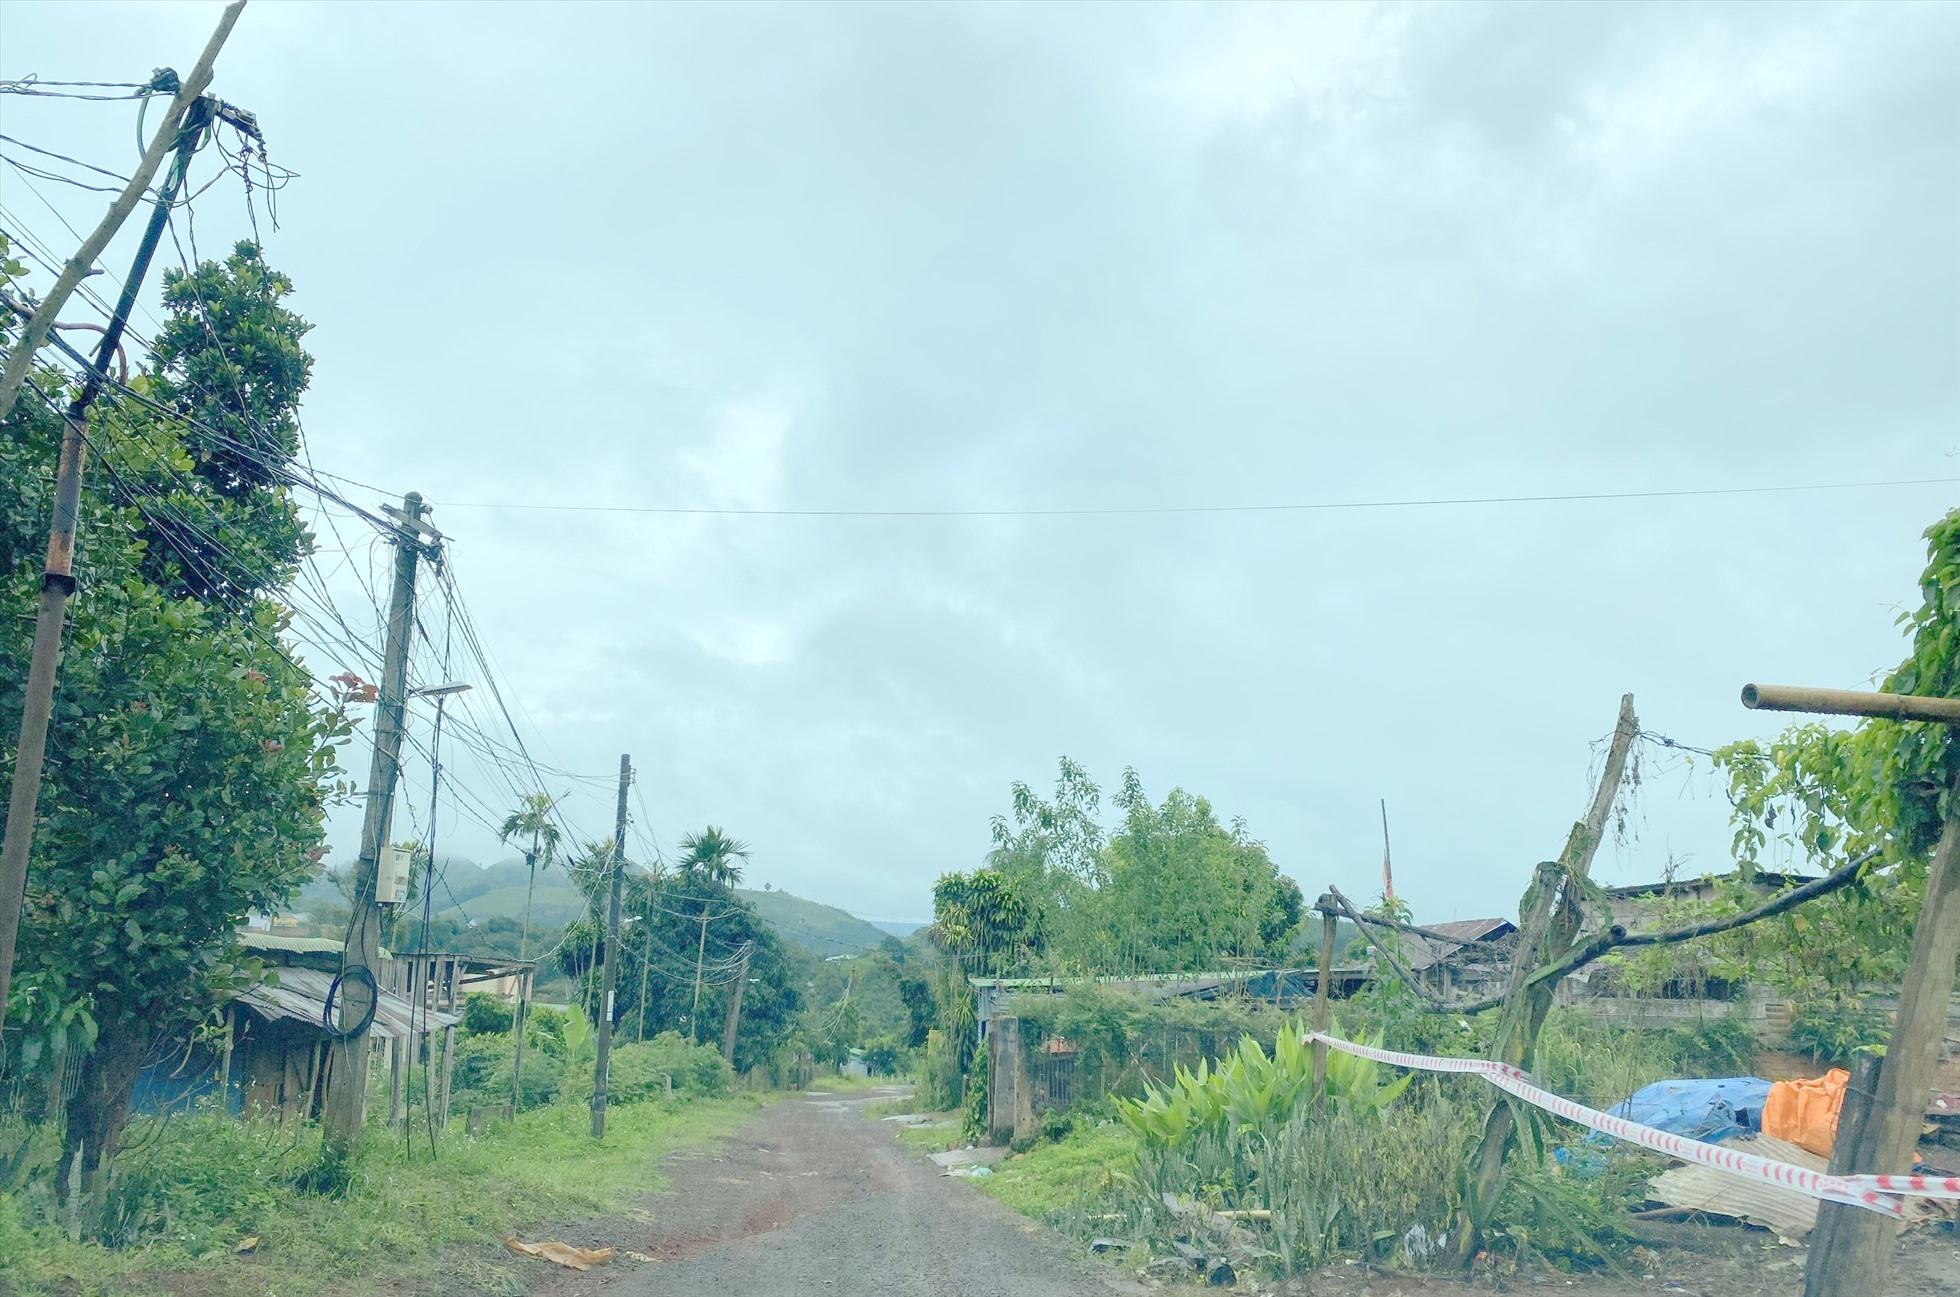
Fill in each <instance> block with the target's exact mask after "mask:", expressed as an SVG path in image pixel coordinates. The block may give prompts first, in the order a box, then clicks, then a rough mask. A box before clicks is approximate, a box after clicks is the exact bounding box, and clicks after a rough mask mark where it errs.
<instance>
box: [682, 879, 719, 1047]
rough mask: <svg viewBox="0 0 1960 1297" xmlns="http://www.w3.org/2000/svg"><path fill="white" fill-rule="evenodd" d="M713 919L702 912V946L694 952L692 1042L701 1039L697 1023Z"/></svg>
mask: <svg viewBox="0 0 1960 1297" xmlns="http://www.w3.org/2000/svg"><path fill="white" fill-rule="evenodd" d="M713 917H714V916H713V915H711V914H709V913H708V911H707V910H706V909H703V910H702V911H701V944H700V945H699V946H697V947H695V950H694V1007H693V1008H692V1009H690V1010H689V1011H688V1015H687V1038H688V1039H689V1040H690V1041H699V1040H700V1039H701V1037H700V1034H699V1033H698V1032H696V1031H695V1022H696V1021H697V1020H698V1019H699V1018H700V1017H701V965H702V964H704V963H706V962H707V959H708V920H709V919H711V918H713Z"/></svg>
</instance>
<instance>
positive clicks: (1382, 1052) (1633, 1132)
mask: <svg viewBox="0 0 1960 1297" xmlns="http://www.w3.org/2000/svg"><path fill="white" fill-rule="evenodd" d="M1306 1039H1307V1042H1308V1043H1309V1044H1311V1043H1312V1042H1314V1041H1321V1042H1323V1043H1325V1044H1326V1045H1327V1047H1328V1048H1329V1049H1338V1050H1340V1051H1341V1052H1342V1053H1344V1054H1353V1055H1354V1056H1355V1057H1357V1058H1372V1059H1374V1060H1375V1061H1376V1062H1378V1063H1388V1064H1390V1065H1392V1066H1394V1067H1408V1068H1414V1069H1416V1070H1418V1071H1423V1072H1473V1073H1475V1074H1476V1075H1478V1076H1481V1077H1483V1078H1484V1079H1485V1080H1486V1081H1489V1082H1490V1083H1491V1084H1492V1085H1494V1086H1496V1087H1497V1088H1498V1089H1500V1090H1503V1091H1505V1092H1507V1093H1509V1094H1514V1095H1516V1096H1517V1097H1518V1098H1520V1099H1523V1100H1524V1101H1525V1102H1526V1103H1529V1104H1531V1105H1532V1106H1534V1107H1538V1108H1543V1109H1544V1110H1545V1111H1546V1112H1551V1113H1557V1114H1558V1115H1559V1116H1561V1117H1564V1118H1566V1119H1567V1120H1569V1121H1576V1122H1578V1123H1579V1124H1580V1125H1582V1126H1587V1127H1590V1128H1591V1129H1593V1130H1596V1131H1599V1132H1600V1133H1602V1134H1606V1135H1611V1136H1613V1137H1614V1138H1615V1139H1623V1140H1626V1141H1627V1142H1628V1143H1632V1144H1639V1145H1640V1146H1641V1147H1643V1148H1651V1149H1653V1150H1654V1151H1655V1152H1657V1153H1665V1154H1667V1155H1668V1156H1669V1157H1672V1158H1678V1159H1679V1160H1681V1161H1683V1162H1695V1163H1698V1164H1700V1165H1702V1166H1706V1167H1713V1168H1714V1169H1715V1170H1717V1171H1727V1172H1729V1173H1730V1174H1732V1175H1739V1176H1744V1177H1746V1178H1748V1179H1751V1180H1759V1181H1761V1182H1762V1183H1764V1184H1771V1185H1775V1186H1777V1187H1778V1188H1781V1189H1792V1190H1795V1191H1796V1192H1798V1193H1802V1194H1808V1195H1809V1196H1810V1197H1812V1198H1818V1199H1822V1200H1823V1201H1825V1202H1842V1203H1849V1204H1850V1205H1851V1206H1853V1207H1863V1208H1865V1209H1867V1210H1868V1211H1875V1212H1878V1213H1879V1214H1880V1215H1884V1216H1898V1215H1901V1214H1902V1213H1903V1210H1904V1208H1903V1206H1902V1204H1901V1203H1900V1202H1899V1198H1898V1197H1897V1196H1896V1195H1905V1196H1910V1197H1915V1198H1951V1199H1956V1200H1960V1176H1952V1175H1949V1176H1932V1175H1831V1174H1829V1173H1828V1172H1824V1171H1812V1170H1808V1169H1807V1168H1805V1167H1801V1166H1794V1165H1792V1164H1791V1163H1789V1162H1776V1161H1772V1160H1771V1159H1769V1158H1766V1157H1758V1156H1756V1155H1755V1154H1754V1153H1744V1152H1742V1151H1741V1150H1740V1149H1735V1148H1727V1147H1723V1146H1721V1145H1718V1144H1704V1143H1702V1142H1701V1141H1700V1140H1698V1139H1689V1138H1688V1137H1686V1136H1685V1135H1671V1134H1669V1133H1668V1132H1666V1131H1664V1130H1656V1129H1655V1128H1654V1127H1652V1126H1643V1125H1641V1124H1640V1123H1639V1122H1637V1121H1628V1120H1627V1119H1626V1118H1624V1117H1615V1116H1612V1115H1611V1114H1609V1113H1604V1112H1600V1111H1599V1110H1598V1109H1595V1108H1588V1107H1586V1106H1585V1105H1584V1104H1581V1103H1574V1102H1573V1101H1572V1100H1570V1099H1567V1098H1564V1097H1562V1096H1560V1095H1556V1094H1553V1093H1552V1092H1551V1091H1549V1090H1541V1089H1539V1088H1538V1087H1537V1086H1535V1085H1533V1084H1532V1083H1531V1078H1530V1077H1529V1076H1527V1075H1525V1073H1524V1072H1523V1071H1522V1070H1520V1069H1518V1068H1515V1067H1512V1066H1511V1065H1510V1064H1508V1063H1495V1062H1492V1061H1490V1060H1489V1059H1483V1058H1438V1057H1435V1056H1432V1055H1429V1054H1399V1053H1397V1052H1395V1051H1394V1050H1392V1049H1375V1048H1372V1047H1371V1046H1368V1045H1357V1044H1355V1043H1354V1042H1353V1041H1351V1040H1340V1039H1338V1038H1336V1037H1334V1036H1327V1035H1322V1034H1321V1033H1319V1032H1312V1033H1309V1034H1308V1036H1307V1038H1306Z"/></svg>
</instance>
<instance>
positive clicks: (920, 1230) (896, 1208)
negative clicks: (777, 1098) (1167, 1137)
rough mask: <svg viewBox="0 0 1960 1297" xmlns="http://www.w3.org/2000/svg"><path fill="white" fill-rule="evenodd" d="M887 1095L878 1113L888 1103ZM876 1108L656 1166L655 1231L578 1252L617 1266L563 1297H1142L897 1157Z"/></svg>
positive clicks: (1046, 1236)
mask: <svg viewBox="0 0 1960 1297" xmlns="http://www.w3.org/2000/svg"><path fill="white" fill-rule="evenodd" d="M889 1097H891V1096H890V1095H889V1094H886V1095H879V1096H872V1098H889ZM869 1101H870V1098H868V1097H866V1096H861V1095H853V1096H824V1097H816V1096H805V1097H801V1098H790V1099H785V1100H783V1101H782V1102H779V1103H776V1104H773V1105H771V1106H770V1107H768V1108H766V1109H764V1110H763V1111H762V1112H760V1113H758V1114H757V1115H756V1117H755V1119H754V1120H753V1121H751V1122H750V1123H749V1124H748V1125H746V1126H744V1127H743V1128H742V1129H741V1130H740V1131H738V1132H737V1133H736V1134H735V1135H734V1136H733V1137H731V1138H730V1139H728V1140H726V1141H724V1142H723V1143H722V1144H720V1145H718V1146H716V1147H713V1148H710V1149H706V1150H702V1151H700V1152H697V1153H692V1154H677V1155H676V1156H674V1157H673V1158H671V1159H668V1160H666V1161H663V1162H662V1163H661V1172H662V1174H663V1175H665V1176H666V1178H667V1179H668V1180H669V1182H670V1185H669V1187H668V1188H667V1189H666V1190H665V1191H663V1192H662V1193H660V1194H658V1195H656V1196H655V1197H653V1198H651V1199H649V1200H648V1202H647V1203H646V1206H647V1208H648V1209H649V1210H650V1211H651V1213H652V1215H653V1220H652V1221H651V1222H650V1223H646V1224H640V1225H624V1224H614V1225H613V1226H611V1227H610V1230H616V1231H617V1236H616V1237H607V1238H590V1239H587V1238H581V1239H578V1240H576V1241H578V1242H580V1243H582V1244H585V1245H587V1246H591V1245H593V1244H598V1243H611V1244H613V1245H615V1246H616V1247H618V1248H620V1249H621V1250H622V1251H629V1250H630V1251H633V1252H638V1253H641V1254H643V1255H645V1256H648V1257H651V1258H653V1259H652V1260H651V1261H636V1260H634V1259H632V1258H628V1257H624V1256H621V1257H620V1259H619V1262H618V1263H617V1264H615V1265H612V1266H609V1267H605V1268H604V1269H602V1270H593V1271H591V1272H589V1273H587V1274H580V1275H574V1274H571V1273H570V1272H560V1274H559V1275H557V1276H554V1279H555V1282H549V1283H548V1285H547V1286H546V1287H545V1288H544V1291H545V1292H547V1293H549V1294H552V1295H553V1297H572V1294H586V1293H591V1294H604V1295H605V1297H669V1295H670V1294H672V1295H675V1297H679V1295H681V1294H685V1295H686V1297H777V1295H778V1294H782V1295H784V1297H788V1294H795V1295H796V1297H821V1295H822V1294H825V1293H840V1294H841V1293H851V1294H877V1297H1112V1295H1113V1294H1118V1293H1121V1294H1125V1295H1126V1297H1130V1295H1133V1294H1139V1293H1143V1292H1145V1291H1147V1290H1146V1289H1144V1288H1143V1287H1142V1286H1141V1285H1140V1284H1137V1283H1134V1282H1132V1281H1130V1280H1128V1279H1126V1278H1124V1277H1123V1276H1121V1275H1119V1274H1117V1273H1116V1272H1115V1271H1114V1270H1113V1269H1111V1268H1110V1267H1106V1266H1093V1267H1092V1265H1091V1263H1090V1262H1089V1261H1088V1259H1087V1258H1086V1257H1084V1256H1083V1255H1082V1254H1081V1251H1080V1248H1079V1245H1077V1244H1073V1243H1071V1242H1069V1241H1068V1240H1066V1239H1063V1238H1061V1237H1059V1236H1058V1235H1056V1234H1054V1233H1053V1232H1051V1231H1049V1230H1047V1229H1044V1228H1043V1227H1041V1226H1039V1225H1036V1224H1034V1223H1033V1222H1031V1221H1028V1220H1026V1219H1024V1218H1023V1217H1021V1216H1018V1215H1016V1214H1015V1213H1014V1212H1012V1211H1009V1210H1008V1209H1007V1208H1005V1207H1003V1206H1001V1205H1000V1204H999V1203H997V1202H995V1201H994V1200H993V1199H991V1198H988V1197H986V1196H985V1195H983V1194H981V1193H979V1192H978V1191H976V1190H975V1189H974V1188H973V1187H972V1186H971V1185H969V1184H967V1183H966V1182H965V1181H963V1180H960V1179H957V1178H952V1177H946V1176H942V1175H941V1174H940V1172H939V1168H938V1167H936V1166H933V1165H932V1164H931V1163H929V1162H927V1161H926V1160H925V1158H924V1157H923V1156H921V1155H920V1154H918V1153H916V1152H914V1151H912V1150H910V1149H907V1148H906V1147H904V1146H902V1145H900V1144H899V1143H898V1142H897V1140H896V1139H895V1138H894V1136H893V1129H892V1126H891V1124H890V1123H888V1122H879V1121H874V1120H871V1119H869V1118H867V1117H866V1116H865V1115H864V1111H863V1110H864V1107H865V1105H866V1103H867V1102H869Z"/></svg>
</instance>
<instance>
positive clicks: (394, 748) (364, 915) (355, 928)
mask: <svg viewBox="0 0 1960 1297" xmlns="http://www.w3.org/2000/svg"><path fill="white" fill-rule="evenodd" d="M386 512H387V513H388V514H389V516H391V517H393V518H394V519H395V521H396V522H397V523H398V524H399V530H397V532H396V533H395V538H394V546H395V585H394V591H393V593H392V594H391V595H390V596H389V600H388V639H387V644H386V646H385V648H384V649H383V653H382V665H381V686H380V692H379V696H378V698H377V700H376V704H375V709H374V713H375V714H374V757H373V759H372V761H371V762H370V763H369V765H368V794H367V807H366V812H365V814H364V815H363V817H362V820H361V857H360V860H359V862H358V863H357V864H356V865H355V867H354V912H353V913H352V914H351V915H350V916H349V917H348V920H347V943H346V948H345V951H344V953H343V954H342V956H341V975H340V979H339V980H340V991H339V1005H340V1020H341V1021H342V1022H345V1023H354V1024H356V1025H357V1026H358V1027H359V1030H357V1031H354V1032H352V1033H351V1034H349V1035H346V1036H343V1037H341V1038H339V1039H337V1040H336V1041H334V1043H333V1051H332V1061H331V1063H330V1070H329V1072H328V1078H329V1083H328V1088H327V1101H326V1104H325V1107H324V1109H323V1110H322V1113H321V1116H322V1124H323V1125H324V1127H325V1133H326V1137H327V1140H328V1142H329V1143H331V1144H332V1145H333V1146H334V1147H335V1148H337V1149H338V1150H340V1151H341V1152H343V1153H349V1154H351V1153H353V1152H354V1151H356V1150H357V1149H359V1147H360V1144H361V1119H362V1115H363V1112H364V1110H365V1108H366V1105H367V1072H368V1029H367V1025H366V1022H367V1020H371V1019H372V1017H373V1007H374V1003H375V996H376V995H377V994H378V990H379V988H378V987H377V985H376V983H375V982H374V965H375V963H376V962H377V961H378V960H379V959H380V951H381V906H380V904H379V900H378V898H377V896H376V894H375V891H376V875H377V871H378V867H379V865H380V861H381V853H382V852H383V851H384V850H385V849H386V848H387V846H388V831H389V828H390V825H391V824H392V822H393V820H394V810H395V782H396V780H397V778H398V777H399V776H400V774H401V753H402V731H403V728H404V721H405V718H406V713H407V709H408V649H409V643H410V639H411V637H412V636H413V634H414V630H415V568H416V564H417V562H418V561H419V560H420V559H421V557H422V554H423V551H424V549H427V550H428V552H429V556H430V557H431V558H437V556H438V555H439V554H440V552H441V551H440V548H439V546H440V544H441V541H442V533H441V532H439V531H437V530H436V529H435V528H434V527H432V526H430V525H429V524H428V523H427V522H425V521H423V516H424V515H425V514H426V513H427V512H428V510H427V508H426V506H424V505H423V503H422V497H421V496H420V495H418V494H417V493H415V492H414V491H410V492H409V493H408V494H407V495H405V496H403V497H402V507H401V508H400V509H399V510H397V509H393V508H388V509H387V510H386ZM424 536H427V537H428V538H429V539H428V540H427V541H424V540H423V537H424ZM423 885H424V886H427V885H428V880H427V879H424V882H423ZM357 970H358V973H357ZM408 989H409V991H410V993H411V994H413V995H414V996H415V997H416V998H417V999H418V1000H419V999H420V998H421V995H422V988H421V987H419V986H414V987H410V988H408Z"/></svg>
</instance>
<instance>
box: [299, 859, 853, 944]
mask: <svg viewBox="0 0 1960 1297" xmlns="http://www.w3.org/2000/svg"><path fill="white" fill-rule="evenodd" d="M443 864H444V870H443V875H442V878H443V881H442V882H441V883H438V884H437V885H436V896H435V914H436V916H437V917H439V918H449V919H454V920H456V921H457V922H459V923H460V922H466V921H468V920H470V919H475V920H477V921H478V922H483V921H484V920H487V919H497V918H504V919H516V918H521V917H522V916H523V914H524V893H525V887H526V882H527V878H526V871H525V868H524V862H523V861H522V860H500V861H498V862H497V863H495V864H493V865H487V866H479V865H477V864H475V863H474V862H472V861H468V860H464V859H462V858H461V857H457V858H454V859H449V860H445V861H444V862H443ZM308 895H309V897H310V896H313V895H318V896H319V897H321V898H322V899H334V900H338V899H339V897H340V891H339V889H338V888H336V887H335V886H334V884H333V883H332V882H330V881H328V882H320V883H315V884H312V885H311V886H310V887H309V889H308ZM736 895H738V896H740V897H741V898H742V899H743V900H745V901H747V902H748V903H749V904H751V905H753V906H755V908H756V913H758V914H760V915H761V916H762V921H763V922H765V923H767V924H768V925H769V926H770V927H772V928H774V929H775V930H776V935H778V936H780V937H781V938H783V940H785V941H790V942H794V943H795V944H796V945H799V946H801V947H803V949H805V950H807V951H809V952H810V953H811V954H813V955H817V956H819V957H826V958H827V957H828V956H831V955H857V954H862V953H864V952H865V951H867V950H876V949H877V948H878V947H879V946H880V945H882V944H883V943H884V941H885V939H886V937H887V936H888V935H889V934H887V933H886V932H884V931H883V930H881V929H880V928H878V927H877V926H876V925H874V924H871V923H868V922H866V921H865V920H863V919H860V918H858V917H857V916H856V915H854V914H848V913H846V912H845V911H843V910H840V909H838V908H837V907H836V906H833V905H824V904H822V903H820V902H817V901H809V900H805V899H803V898H802V897H800V896H792V895H790V894H789V893H788V892H777V891H766V892H765V891H751V890H749V889H747V888H741V889H738V890H737V892H736ZM584 912H585V898H584V897H583V896H581V895H580V894H579V891H578V889H577V888H575V887H573V886H572V881H571V879H570V878H569V877H567V876H566V874H565V871H564V870H563V869H562V868H559V867H557V866H553V867H551V868H548V869H540V870H539V871H538V884H537V891H536V893H535V894H534V896H533V898H532V901H531V922H532V924H533V925H534V926H536V927H540V928H550V927H557V926H559V925H560V924H565V923H569V922H571V921H572V920H573V919H576V918H578V917H579V916H580V915H581V914H583V913H584Z"/></svg>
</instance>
